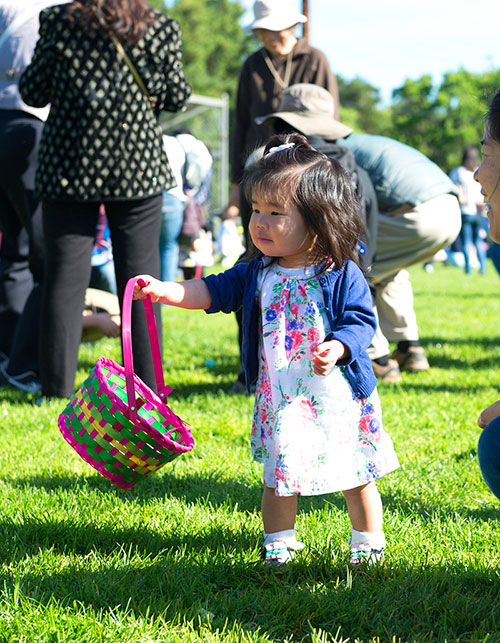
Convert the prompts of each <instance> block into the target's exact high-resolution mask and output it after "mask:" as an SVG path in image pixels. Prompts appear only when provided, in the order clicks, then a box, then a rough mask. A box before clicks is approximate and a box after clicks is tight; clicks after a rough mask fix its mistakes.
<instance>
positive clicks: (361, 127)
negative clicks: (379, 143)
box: [336, 74, 390, 135]
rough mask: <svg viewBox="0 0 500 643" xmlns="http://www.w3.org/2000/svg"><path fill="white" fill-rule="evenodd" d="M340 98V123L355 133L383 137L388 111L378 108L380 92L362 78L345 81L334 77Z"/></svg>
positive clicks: (339, 77)
mask: <svg viewBox="0 0 500 643" xmlns="http://www.w3.org/2000/svg"><path fill="white" fill-rule="evenodd" d="M336 77H337V84H338V87H339V96H340V121H341V122H342V123H345V124H346V125H349V126H350V127H352V128H353V129H354V130H355V131H357V132H366V133H367V134H382V135H384V134H385V133H386V132H387V131H388V129H389V126H390V111H389V110H388V109H387V108H385V109H384V108H380V107H379V104H380V91H379V90H378V89H377V88H376V87H373V85H370V83H368V82H366V81H365V80H363V79H362V78H354V79H352V80H346V79H344V78H343V77H342V76H340V75H339V74H337V75H336Z"/></svg>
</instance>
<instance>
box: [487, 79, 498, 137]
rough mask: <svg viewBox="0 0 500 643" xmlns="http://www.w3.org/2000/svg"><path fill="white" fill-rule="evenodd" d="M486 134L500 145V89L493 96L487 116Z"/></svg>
mask: <svg viewBox="0 0 500 643" xmlns="http://www.w3.org/2000/svg"><path fill="white" fill-rule="evenodd" d="M487 123H488V133H489V135H490V136H491V138H492V139H493V140H494V141H496V142H497V143H500V89H499V90H498V91H497V93H496V94H495V95H494V96H493V100H492V101H491V103H490V108H489V110H488V116H487Z"/></svg>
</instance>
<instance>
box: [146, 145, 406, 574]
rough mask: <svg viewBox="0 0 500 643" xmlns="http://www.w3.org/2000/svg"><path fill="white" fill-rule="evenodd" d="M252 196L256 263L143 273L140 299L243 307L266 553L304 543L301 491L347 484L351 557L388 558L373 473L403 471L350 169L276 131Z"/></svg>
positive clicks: (291, 551) (290, 550)
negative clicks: (372, 354) (383, 391)
mask: <svg viewBox="0 0 500 643" xmlns="http://www.w3.org/2000/svg"><path fill="white" fill-rule="evenodd" d="M243 187H244V189H245V191H246V192H247V194H248V195H249V198H251V202H252V208H253V211H252V215H251V219H250V226H249V231H250V235H251V239H252V241H253V244H254V246H255V248H254V250H255V255H256V256H255V257H254V258H253V259H252V260H251V262H250V263H240V264H237V265H236V266H234V267H233V268H231V269H229V270H226V271H225V272H222V273H220V274H218V275H209V276H207V277H204V278H203V279H198V280H191V281H184V282H180V283H179V282H178V283H173V282H161V281H158V280H156V279H153V278H152V277H150V276H148V275H140V276H138V277H137V279H139V278H142V279H143V280H144V281H145V282H146V284H147V285H145V286H144V287H142V288H141V287H139V285H136V287H135V293H134V297H135V298H136V299H142V298H144V297H147V296H150V297H151V299H152V301H153V302H155V301H159V302H161V303H163V304H168V305H173V306H179V307H181V308H188V309H204V310H205V311H206V312H207V313H214V312H225V313H230V312H233V311H235V310H237V309H239V308H240V307H241V306H242V307H243V328H244V331H243V333H244V334H243V351H242V352H243V365H244V369H245V373H246V379H247V386H248V387H249V386H250V385H251V384H252V383H256V392H255V407H254V415H253V423H252V433H251V448H252V455H253V458H254V459H255V460H256V461H258V462H261V463H262V464H263V465H264V480H263V481H264V493H263V497H262V517H263V523H264V542H263V548H262V552H263V557H264V559H265V561H266V563H268V564H270V565H273V564H277V565H281V564H284V563H287V562H288V561H290V560H292V559H293V558H294V557H295V553H296V552H297V551H298V550H301V549H303V547H304V544H303V543H302V542H300V541H298V540H297V538H296V532H295V519H296V514H297V496H299V495H304V496H310V495H317V494H325V493H331V492H334V491H340V490H342V491H343V493H344V497H345V499H346V502H347V509H348V512H349V517H350V520H351V525H352V528H351V537H350V539H349V542H350V551H351V553H350V562H351V563H352V564H358V563H361V562H363V561H365V562H368V563H372V562H375V561H379V560H382V559H383V550H384V546H385V543H386V541H385V536H384V532H383V530H382V502H381V499H380V495H379V493H378V490H377V487H376V483H375V480H376V479H377V478H380V477H381V476H383V475H385V474H387V473H389V472H390V471H393V470H394V469H396V468H397V467H398V466H399V463H398V459H397V456H396V454H395V452H394V449H393V445H392V441H391V438H390V437H389V435H388V434H387V433H386V432H385V431H384V430H383V428H382V414H381V408H380V402H379V398H378V394H377V390H376V378H375V375H374V374H373V370H372V367H371V362H370V359H369V357H368V354H367V352H366V348H367V347H368V345H369V344H370V341H371V338H372V336H373V334H374V331H375V325H376V321H375V317H374V314H373V312H372V301H371V295H370V291H369V289H368V285H367V283H366V281H365V278H364V276H363V274H362V272H361V270H360V269H359V267H358V266H357V265H356V254H357V245H358V239H359V236H360V234H361V230H360V224H359V221H358V218H357V214H356V203H355V197H354V194H353V190H352V187H351V183H350V180H349V177H348V176H347V174H346V173H345V172H344V170H343V169H342V167H341V166H340V165H339V163H337V162H336V161H330V160H328V159H327V157H326V156H325V155H323V154H322V153H320V152H317V151H316V150H315V149H313V148H312V147H311V146H310V145H309V143H308V142H307V139H306V138H305V137H304V136H302V135H301V134H295V133H294V134H287V135H284V136H275V137H272V138H271V139H270V140H269V141H268V143H267V145H266V148H265V153H264V156H263V158H261V159H260V160H259V161H257V162H256V163H254V164H253V165H251V166H250V167H249V168H248V169H247V170H246V173H245V176H244V181H243Z"/></svg>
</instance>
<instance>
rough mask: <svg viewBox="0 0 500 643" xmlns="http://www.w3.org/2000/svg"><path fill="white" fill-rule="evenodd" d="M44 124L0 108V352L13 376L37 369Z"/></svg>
mask: <svg viewBox="0 0 500 643" xmlns="http://www.w3.org/2000/svg"><path fill="white" fill-rule="evenodd" d="M42 129H43V122H42V121H40V120H39V119H38V118H36V117H35V116H32V115H31V114H27V113H25V112H21V111H17V110H0V231H1V232H2V245H1V248H0V351H2V352H4V353H6V354H7V355H8V356H9V358H10V359H9V362H8V365H7V370H8V372H9V373H10V374H11V375H18V374H19V373H23V372H25V371H28V370H33V371H35V372H36V371H37V370H38V355H37V353H38V332H39V317H40V298H41V297H40V295H41V283H42V278H43V254H44V250H43V234H42V223H41V221H42V215H41V205H40V201H39V199H38V197H37V196H36V195H35V192H34V184H35V171H36V160H37V154H38V145H39V142H40V137H41V133H42Z"/></svg>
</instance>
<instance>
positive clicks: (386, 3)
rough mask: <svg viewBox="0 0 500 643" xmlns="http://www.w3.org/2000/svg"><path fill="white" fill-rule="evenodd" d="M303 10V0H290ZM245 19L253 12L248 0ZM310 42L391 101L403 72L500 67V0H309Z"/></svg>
mask: <svg viewBox="0 0 500 643" xmlns="http://www.w3.org/2000/svg"><path fill="white" fill-rule="evenodd" d="M287 1H288V2H290V4H292V5H293V6H294V7H295V8H296V9H297V10H299V11H302V0H287ZM240 2H241V4H242V5H243V6H244V7H245V8H247V12H246V13H245V15H244V16H243V19H242V25H243V26H247V25H249V24H250V22H251V21H252V18H253V11H252V7H253V0H240ZM308 4H309V42H310V44H311V45H312V46H313V47H316V48H317V49H321V50H322V51H323V52H324V53H325V54H326V56H327V58H328V61H329V63H330V66H331V68H332V71H333V72H334V73H338V74H340V75H341V76H342V77H343V78H345V79H347V80H350V79H352V78H355V77H357V76H358V77H360V78H363V79H364V80H366V81H368V82H369V83H370V84H372V85H374V86H375V87H377V88H379V89H380V91H381V97H382V101H383V102H384V103H385V104H388V103H389V102H390V99H391V93H392V90H393V89H395V88H396V87H400V86H401V85H402V84H403V83H404V81H405V79H406V78H411V79H416V78H420V77H421V76H423V75H424V74H431V75H432V77H433V80H434V83H435V84H438V83H440V81H441V78H442V76H443V74H444V73H446V72H449V71H457V70H458V69H460V68H461V67H464V68H465V69H466V70H467V71H470V72H474V73H482V72H485V71H489V70H491V69H500V34H499V32H500V20H499V18H500V2H499V0H473V2H465V0H454V1H453V0H417V1H415V0H412V1H408V0H309V1H308Z"/></svg>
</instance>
